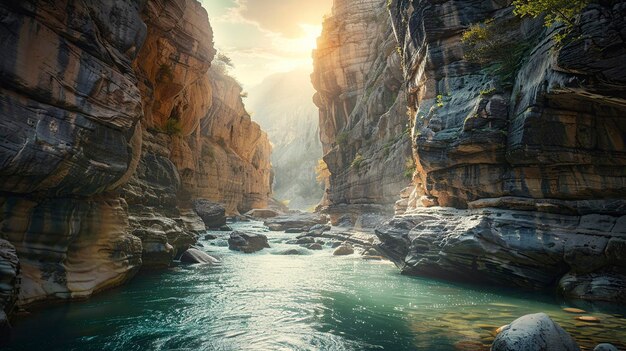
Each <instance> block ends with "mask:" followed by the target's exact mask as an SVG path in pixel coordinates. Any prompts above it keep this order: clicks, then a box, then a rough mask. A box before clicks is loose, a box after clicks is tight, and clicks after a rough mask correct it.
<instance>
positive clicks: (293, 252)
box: [274, 248, 310, 256]
mask: <svg viewBox="0 0 626 351" xmlns="http://www.w3.org/2000/svg"><path fill="white" fill-rule="evenodd" d="M309 254H310V253H309V252H308V251H307V250H306V249H302V248H301V249H287V250H281V251H276V252H274V255H284V256H302V255H309Z"/></svg>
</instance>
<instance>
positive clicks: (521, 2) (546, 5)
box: [513, 0, 591, 42]
mask: <svg viewBox="0 0 626 351" xmlns="http://www.w3.org/2000/svg"><path fill="white" fill-rule="evenodd" d="M590 3H591V0H539V1H538V0H514V1H513V5H515V10H514V13H515V14H516V15H518V16H520V17H526V16H528V17H533V18H537V17H539V16H544V23H545V25H546V27H552V25H553V24H554V23H555V22H560V23H563V24H564V25H565V27H566V28H565V30H564V31H563V32H561V33H558V34H557V35H555V37H554V39H555V40H556V42H561V41H562V40H563V39H564V38H565V37H566V36H567V35H569V34H570V33H571V31H572V29H573V28H574V26H575V25H576V16H578V15H579V14H580V12H581V11H582V10H583V9H584V8H585V7H587V6H588V5H589V4H590Z"/></svg>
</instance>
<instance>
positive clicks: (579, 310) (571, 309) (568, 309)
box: [563, 307, 587, 313]
mask: <svg viewBox="0 0 626 351" xmlns="http://www.w3.org/2000/svg"><path fill="white" fill-rule="evenodd" d="M563 311H565V312H567V313H587V311H585V310H581V309H580V308H573V307H566V308H564V309H563Z"/></svg>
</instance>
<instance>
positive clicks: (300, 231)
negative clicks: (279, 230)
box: [285, 227, 308, 234]
mask: <svg viewBox="0 0 626 351" xmlns="http://www.w3.org/2000/svg"><path fill="white" fill-rule="evenodd" d="M307 229H308V228H306V227H304V228H289V229H286V230H285V233H290V234H297V233H303V232H306V231H307Z"/></svg>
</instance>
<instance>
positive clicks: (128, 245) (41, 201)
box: [0, 0, 146, 303]
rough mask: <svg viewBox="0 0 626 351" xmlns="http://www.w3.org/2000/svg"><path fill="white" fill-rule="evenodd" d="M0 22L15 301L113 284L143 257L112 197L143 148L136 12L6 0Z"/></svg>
mask: <svg viewBox="0 0 626 351" xmlns="http://www.w3.org/2000/svg"><path fill="white" fill-rule="evenodd" d="M111 16H113V17H115V18H116V19H117V20H116V21H115V22H111V21H109V18H111ZM0 21H1V22H2V30H0V47H1V50H2V52H3V55H2V58H1V59H0V65H1V67H0V82H1V86H0V91H1V92H0V125H1V128H0V139H1V140H2V142H1V146H0V177H1V179H2V181H1V182H0V191H1V195H0V204H1V207H2V210H1V212H0V219H1V227H0V232H1V234H0V235H1V237H2V238H3V239H6V240H8V241H10V242H11V243H12V244H13V245H14V246H15V249H16V251H17V256H18V257H19V259H20V266H21V287H20V292H19V303H29V302H34V301H38V300H42V299H47V298H50V297H58V298H71V297H84V296H88V295H89V294H91V293H93V292H95V291H99V290H102V289H106V288H108V287H111V286H114V285H118V284H119V283H121V282H123V281H125V280H127V279H128V278H130V277H131V276H132V275H133V274H134V272H136V271H137V269H138V268H139V266H140V264H141V243H140V242H139V239H137V238H136V237H134V236H132V235H131V234H130V233H129V232H128V230H127V229H128V220H127V217H128V214H127V206H126V203H125V202H124V201H123V200H122V199H120V198H119V195H116V194H115V193H114V191H115V190H116V189H119V187H120V185H121V184H123V183H124V181H125V180H126V179H128V178H129V177H130V176H131V175H132V174H133V172H134V171H135V166H136V164H137V162H138V159H139V153H140V148H141V127H140V125H139V121H140V119H141V117H142V106H141V94H140V91H139V89H138V88H137V78H136V76H135V74H134V72H133V70H132V61H133V60H134V59H135V55H136V53H137V50H138V48H139V47H141V44H142V43H143V40H144V38H145V36H146V28H145V25H144V24H143V22H142V20H141V17H140V12H139V8H138V6H137V4H136V3H134V2H130V1H113V2H99V1H95V2H81V1H72V0H68V1H62V2H44V1H24V2H3V3H2V4H0Z"/></svg>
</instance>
